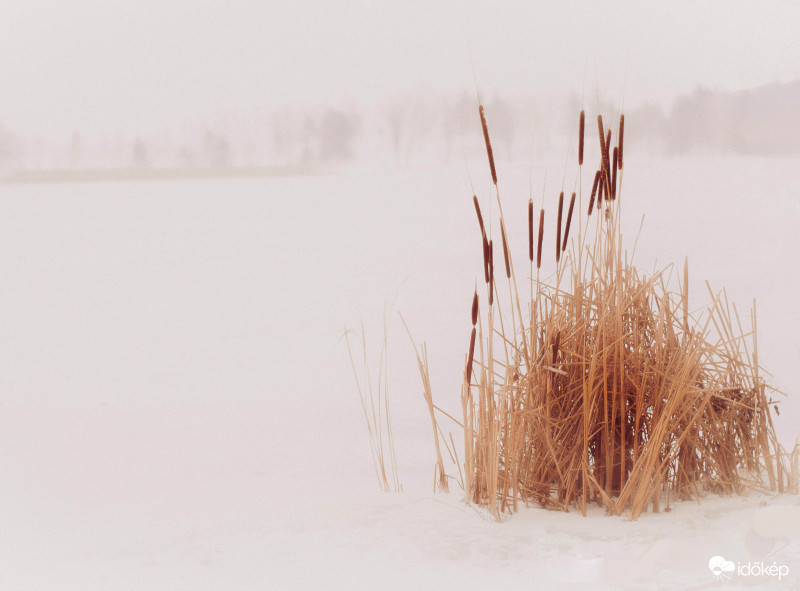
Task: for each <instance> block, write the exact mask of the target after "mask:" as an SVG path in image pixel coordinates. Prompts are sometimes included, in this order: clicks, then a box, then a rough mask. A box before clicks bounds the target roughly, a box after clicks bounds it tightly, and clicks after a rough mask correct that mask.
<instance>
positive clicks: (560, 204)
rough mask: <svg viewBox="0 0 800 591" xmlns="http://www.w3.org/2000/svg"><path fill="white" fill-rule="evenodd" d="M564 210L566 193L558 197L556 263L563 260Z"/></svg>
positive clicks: (562, 192)
mask: <svg viewBox="0 0 800 591" xmlns="http://www.w3.org/2000/svg"><path fill="white" fill-rule="evenodd" d="M563 209H564V191H561V195H559V196H558V223H557V229H556V263H557V262H558V261H560V260H561V212H562V211H563Z"/></svg>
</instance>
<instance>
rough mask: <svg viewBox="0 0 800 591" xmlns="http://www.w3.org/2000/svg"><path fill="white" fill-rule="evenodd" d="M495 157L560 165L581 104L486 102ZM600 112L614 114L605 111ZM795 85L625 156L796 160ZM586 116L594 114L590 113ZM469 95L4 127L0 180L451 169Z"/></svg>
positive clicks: (667, 116)
mask: <svg viewBox="0 0 800 591" xmlns="http://www.w3.org/2000/svg"><path fill="white" fill-rule="evenodd" d="M483 103H484V105H485V108H486V112H487V117H488V119H489V122H490V128H491V134H492V141H493V145H494V149H495V152H496V155H497V156H498V157H499V158H504V159H508V160H514V159H521V160H524V161H527V160H528V159H529V158H530V157H538V156H554V155H563V154H564V153H566V150H567V149H568V148H569V146H570V145H571V142H573V141H574V135H575V133H576V130H575V129H574V128H575V126H576V120H577V113H578V111H579V110H580V108H581V105H580V99H579V98H578V96H577V95H574V94H573V95H569V96H566V97H564V96H521V97H520V96H518V97H513V98H512V97H502V96H499V95H491V96H488V97H483ZM601 104H609V105H610V104H612V103H611V102H610V101H601ZM798 104H800V81H796V82H793V83H789V84H771V85H767V86H762V87H759V88H756V89H752V90H747V91H739V92H733V93H729V92H723V91H712V90H707V89H703V88H699V89H697V90H696V91H694V92H693V93H691V94H690V95H686V96H681V97H679V98H678V99H676V100H675V101H674V103H673V105H672V106H671V108H670V109H669V110H668V111H665V110H664V109H662V108H661V107H659V106H656V105H642V106H639V107H637V108H635V109H633V110H631V111H630V112H627V113H626V119H627V121H628V125H627V126H626V128H627V129H629V132H628V133H627V134H626V143H627V144H628V145H629V146H630V148H631V151H630V153H631V154H635V153H639V154H641V155H643V156H651V155H652V156H661V155H667V156H678V155H684V154H698V153H701V154H754V155H764V156H778V155H800V112H799V111H798V109H797V105H798ZM587 110H588V111H591V108H589V109H587ZM477 121H478V119H477V104H476V98H475V95H474V93H470V92H462V93H460V94H457V95H430V94H421V93H416V94H415V93H406V94H401V95H397V96H394V97H391V98H390V99H387V100H386V101H385V102H384V103H383V104H381V105H378V106H376V107H372V108H367V107H358V106H346V107H345V106H339V107H331V106H323V107H292V106H287V107H282V108H279V109H275V110H271V111H264V112H261V113H255V114H249V115H238V116H231V117H228V118H227V119H222V120H220V121H214V122H207V121H200V122H187V123H186V124H185V125H184V127H183V129H181V130H165V131H161V132H157V133H149V134H141V135H137V136H134V137H125V136H121V135H112V136H103V137H87V136H85V135H83V134H81V133H80V132H75V133H73V134H72V135H71V136H70V137H69V138H67V139H66V140H63V141H54V140H52V139H50V140H42V139H37V138H29V137H26V136H25V134H24V133H21V132H20V131H12V130H11V129H10V128H9V127H7V126H3V125H2V124H0V171H9V170H15V169H86V168H150V167H154V168H203V169H208V168H229V167H258V166H299V167H306V168H309V169H311V168H316V167H325V166H331V165H333V166H337V165H341V164H348V163H357V162H365V161H375V160H377V161H380V162H381V163H384V164H386V165H389V166H393V167H399V168H404V167H415V166H420V165H429V164H437V165H438V164H444V163H451V162H454V161H458V160H460V159H461V158H462V153H464V152H466V151H470V150H475V149H479V148H480V145H481V142H482V140H483V138H482V136H481V134H479V133H476V129H478V126H477Z"/></svg>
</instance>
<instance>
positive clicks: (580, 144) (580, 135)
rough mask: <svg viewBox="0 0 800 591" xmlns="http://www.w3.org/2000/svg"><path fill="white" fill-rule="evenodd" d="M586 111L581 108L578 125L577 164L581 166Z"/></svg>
mask: <svg viewBox="0 0 800 591" xmlns="http://www.w3.org/2000/svg"><path fill="white" fill-rule="evenodd" d="M585 119H586V113H585V112H584V111H583V109H581V116H580V123H579V125H578V166H583V128H584V124H585V121H584V120H585Z"/></svg>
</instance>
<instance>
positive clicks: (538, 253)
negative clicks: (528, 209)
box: [536, 209, 544, 269]
mask: <svg viewBox="0 0 800 591" xmlns="http://www.w3.org/2000/svg"><path fill="white" fill-rule="evenodd" d="M543 237H544V209H542V211H540V212H539V242H538V245H537V250H536V268H537V269H540V268H541V267H542V238H543Z"/></svg>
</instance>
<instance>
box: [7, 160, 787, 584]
mask: <svg viewBox="0 0 800 591" xmlns="http://www.w3.org/2000/svg"><path fill="white" fill-rule="evenodd" d="M548 164H549V166H548V170H549V173H548V179H549V181H548V190H547V199H548V202H547V205H546V207H549V209H548V211H549V212H550V218H549V219H550V220H551V222H552V220H553V219H554V216H553V215H552V211H553V206H554V204H555V201H556V198H557V193H558V191H559V190H560V189H561V186H560V184H561V181H560V178H561V176H562V174H561V172H562V170H563V162H562V163H558V162H553V163H548ZM485 168H486V166H485V164H484V163H483V162H482V161H477V163H476V164H474V165H473V167H472V170H471V173H472V177H473V179H474V180H475V181H476V189H477V190H478V192H479V194H482V195H483V196H485V195H486V194H487V192H488V182H486V179H487V177H488V174H487V171H486V170H485ZM543 171H544V167H543V166H536V167H535V168H534V171H533V172H534V182H533V186H534V189H533V194H534V200H535V202H536V204H537V207H538V204H539V199H540V198H541V197H540V196H541V182H542V178H543ZM529 172H530V171H529V170H528V168H527V166H522V165H520V166H513V165H507V166H500V170H499V176H500V188H501V194H502V196H503V200H504V211H505V215H506V216H507V218H508V219H509V220H510V221H509V228H508V232H509V237H510V241H511V244H512V250H513V251H514V252H516V253H519V254H518V258H519V257H524V256H525V253H526V249H525V244H524V241H525V232H526V223H527V219H526V206H527V200H528V197H529V189H528V187H529ZM584 172H585V178H584V186H586V185H588V183H589V181H590V180H591V178H590V175H589V171H588V170H587V171H584ZM570 175H572V173H570ZM570 175H568V179H569V180H568V181H567V191H568V192H569V191H571V190H572V185H573V182H574V181H573V180H572V177H571V176H570ZM556 178H558V179H559V180H558V181H555V180H554V179H556ZM479 179H480V181H479ZM471 194H472V190H471V188H470V185H469V181H468V180H467V178H466V172H465V169H464V167H463V166H456V167H453V168H451V169H444V170H438V169H437V170H416V171H412V172H387V171H382V170H380V169H377V168H375V169H363V168H362V169H357V170H353V171H349V172H347V173H344V174H337V175H319V176H309V177H282V178H262V179H257V178H256V179H227V180H226V179H216V180H205V181H161V182H128V183H97V184H50V185H48V184H39V185H37V184H30V185H2V186H0V329H1V330H2V337H3V338H2V339H0V474H2V479H0V482H2V485H0V507H3V509H2V512H0V588H2V589H15V590H32V589H58V590H59V591H60V590H62V589H76V590H78V589H79V590H89V589H98V590H99V589H103V590H105V589H170V590H171V589H187V590H188V589H192V590H195V589H306V588H308V589H339V588H352V589H359V588H367V587H371V588H376V589H384V588H388V589H395V588H397V589H400V588H403V589H405V588H417V589H428V588H431V589H450V588H453V589H472V588H475V589H489V588H498V589H519V588H523V589H528V588H530V589H571V588H577V587H578V586H583V588H586V587H591V588H600V589H641V588H653V589H676V588H681V589H705V588H710V587H713V586H715V585H724V586H742V587H754V588H760V587H764V588H787V589H791V588H800V524H799V523H798V521H797V520H796V518H795V517H794V515H795V514H796V513H795V509H797V508H798V507H797V504H798V501H799V500H800V499H798V498H797V497H790V496H782V497H766V496H763V495H760V494H757V493H753V494H751V495H750V496H749V497H747V498H719V497H709V498H706V499H705V500H704V501H703V503H702V504H700V505H698V504H696V503H692V502H678V503H673V504H672V507H671V508H672V511H670V512H662V513H660V514H651V513H648V514H645V515H642V517H641V518H640V519H639V520H638V521H636V522H631V521H628V520H627V519H625V518H624V517H606V516H605V515H603V513H602V511H600V510H597V511H594V512H592V513H591V514H590V515H589V516H587V517H586V518H584V517H582V516H580V515H578V514H576V513H575V512H570V513H556V512H548V511H544V510H539V509H533V508H530V509H525V510H522V511H520V512H519V513H517V514H515V515H514V516H512V517H511V518H509V519H507V520H506V521H505V522H504V523H495V522H493V521H491V520H490V519H488V518H487V516H486V515H485V513H484V512H483V511H481V510H480V509H476V508H474V507H466V506H465V505H464V504H463V503H462V502H461V497H460V494H459V491H458V488H457V487H455V486H454V487H453V492H452V493H451V494H449V495H441V494H437V495H434V494H433V493H432V492H431V489H432V483H433V477H434V473H433V445H432V438H431V432H430V421H429V419H428V417H427V410H426V409H425V406H424V402H423V399H422V396H421V385H420V382H419V376H418V372H417V367H416V361H415V359H414V356H413V350H412V348H411V346H410V343H409V341H408V338H407V336H406V335H405V334H404V332H403V329H402V326H401V325H400V324H399V321H398V319H397V316H396V313H394V312H392V313H391V314H390V315H389V321H388V325H389V375H388V380H389V391H390V397H391V401H392V405H393V406H392V407H393V412H394V415H393V416H394V430H395V440H396V441H395V442H396V446H397V454H398V464H399V472H400V480H401V481H402V484H403V487H404V491H405V492H403V493H400V494H384V493H380V492H379V491H378V486H377V481H376V478H375V474H374V471H373V468H372V461H371V459H370V453H369V445H368V440H367V434H366V428H365V425H364V423H363V416H362V413H361V408H360V405H359V402H358V397H357V394H356V390H355V386H354V382H353V378H352V375H351V373H350V366H349V361H348V358H347V352H346V348H345V345H344V341H343V340H342V338H341V337H342V334H343V330H344V328H345V326H349V327H350V328H358V327H359V323H360V321H361V320H362V319H363V320H364V323H365V327H366V335H367V353H368V355H369V356H370V357H371V358H373V360H375V361H376V360H377V356H378V354H379V352H380V339H381V338H382V336H383V335H382V328H381V316H382V314H383V310H384V307H387V308H391V309H392V310H394V311H395V312H396V311H397V310H399V311H401V312H402V313H403V316H404V317H405V319H406V321H407V322H408V324H409V327H410V328H411V330H412V331H413V333H414V337H415V339H416V340H418V341H422V340H425V341H427V343H428V347H429V359H430V364H431V372H432V380H433V394H434V397H435V399H436V402H437V403H438V404H440V405H441V406H442V407H444V408H445V409H448V410H452V411H453V412H458V410H457V409H458V408H459V403H458V394H459V385H460V371H461V365H462V363H463V355H464V351H465V346H466V344H467V341H468V338H469V328H470V325H469V307H470V303H471V296H472V289H473V286H474V282H475V277H476V276H477V274H478V273H479V272H480V259H479V255H480V241H479V235H478V232H477V227H476V223H475V219H474V212H473V210H472V204H471ZM621 199H624V200H625V202H626V208H625V216H626V219H625V239H626V241H629V244H630V246H632V245H633V241H634V239H635V236H636V233H637V230H638V227H639V222H640V220H641V216H642V215H646V218H645V223H644V228H643V230H642V233H641V237H640V238H639V241H638V245H637V250H636V260H637V261H638V264H639V266H640V267H642V268H652V267H653V265H654V263H655V260H656V259H657V260H658V266H659V267H662V266H665V265H667V264H669V263H671V262H675V263H682V261H683V257H684V256H685V255H687V254H688V255H689V265H690V267H689V269H690V281H691V296H690V299H691V303H692V307H694V308H696V309H697V310H700V309H701V308H702V306H703V305H704V304H705V303H706V302H707V301H708V295H707V292H706V289H705V284H704V280H705V279H708V280H709V282H710V283H711V285H712V287H713V288H714V289H719V288H721V287H723V286H724V287H726V288H727V293H728V297H729V299H730V300H733V301H735V302H736V303H737V305H738V307H739V311H740V314H743V318H742V320H743V322H744V323H745V324H746V325H748V327H749V315H748V314H747V310H748V309H749V306H750V304H751V301H752V298H756V299H757V302H758V328H759V360H760V362H761V364H762V365H763V366H764V367H765V368H766V369H767V370H769V371H770V372H771V373H772V374H773V376H774V378H773V383H774V384H775V385H776V386H777V387H779V388H780V389H782V390H783V391H785V392H787V394H788V395H789V397H788V399H787V400H786V402H784V403H783V404H782V405H781V415H780V416H779V417H777V416H776V417H774V419H775V421H776V428H777V430H778V433H779V436H780V438H781V440H782V441H783V443H784V445H785V446H787V447H791V446H792V445H793V443H794V440H795V437H796V435H797V433H798V430H800V338H799V337H798V335H797V328H798V325H800V303H798V300H797V294H798V293H800V279H799V278H798V274H797V269H798V264H799V263H800V233H798V227H800V162H798V161H797V160H789V159H787V160H765V159H757V158H738V159H719V160H712V159H710V160H702V161H700V160H662V161H654V162H648V161H638V162H637V161H636V160H635V159H634V158H632V157H629V159H628V160H626V165H625V173H624V188H623V193H622V195H621ZM515 220H518V221H515ZM546 243H547V241H546ZM549 264H550V263H549V262H548V263H546V265H549ZM444 426H445V427H447V425H444ZM453 434H454V436H457V435H458V433H457V431H456V430H454V433H453ZM775 515H778V516H780V517H781V518H780V519H777V523H778V525H775V521H776V520H775V519H774V516H775ZM767 518H770V519H772V521H769V519H767ZM767 522H769V523H772V529H770V527H767V526H765V525H764V523H767ZM793 528H794V529H793ZM713 556H723V557H724V558H725V559H726V560H729V561H731V562H733V563H735V564H736V565H737V568H738V567H739V566H741V565H747V564H751V563H755V562H758V561H761V562H764V563H765V564H767V565H771V564H773V563H775V564H777V565H786V566H788V568H789V574H788V575H787V576H785V577H783V578H782V580H781V581H778V580H777V578H776V577H769V576H760V577H757V576H745V575H744V574H741V573H740V572H738V571H736V572H734V573H733V574H732V576H731V577H730V579H729V580H727V582H725V583H721V582H718V581H715V578H714V576H713V574H712V573H711V571H710V570H709V567H708V563H709V559H711V558H712V557H713Z"/></svg>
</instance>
